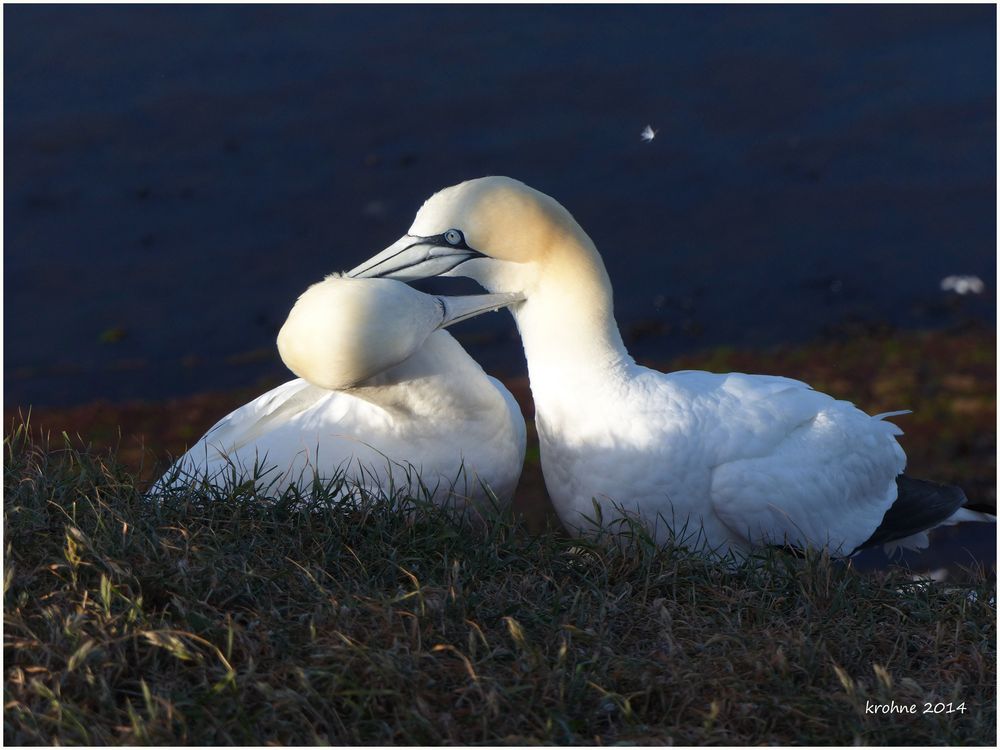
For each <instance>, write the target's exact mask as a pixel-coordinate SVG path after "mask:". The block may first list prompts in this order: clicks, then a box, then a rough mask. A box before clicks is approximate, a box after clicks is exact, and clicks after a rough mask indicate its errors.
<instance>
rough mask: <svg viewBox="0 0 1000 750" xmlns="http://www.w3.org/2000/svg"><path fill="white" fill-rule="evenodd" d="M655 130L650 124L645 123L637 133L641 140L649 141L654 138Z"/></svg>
mask: <svg viewBox="0 0 1000 750" xmlns="http://www.w3.org/2000/svg"><path fill="white" fill-rule="evenodd" d="M656 133H657V131H655V130H653V126H652V125H647V126H646V127H645V129H644V130H643V131H642V132H641V133H640V134H639V136H640V137H641V138H642V140H643V141H645V142H646V143H649V142H650V141H652V140H653V139H654V138H656Z"/></svg>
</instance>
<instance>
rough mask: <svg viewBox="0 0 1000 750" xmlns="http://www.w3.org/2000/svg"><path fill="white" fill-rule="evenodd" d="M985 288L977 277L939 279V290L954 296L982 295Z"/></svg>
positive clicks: (946, 277)
mask: <svg viewBox="0 0 1000 750" xmlns="http://www.w3.org/2000/svg"><path fill="white" fill-rule="evenodd" d="M985 288H986V285H985V284H983V280H982V279H981V278H979V277H978V276H945V277H944V278H943V279H941V289H943V290H944V291H946V292H955V294H982V293H983V289H985Z"/></svg>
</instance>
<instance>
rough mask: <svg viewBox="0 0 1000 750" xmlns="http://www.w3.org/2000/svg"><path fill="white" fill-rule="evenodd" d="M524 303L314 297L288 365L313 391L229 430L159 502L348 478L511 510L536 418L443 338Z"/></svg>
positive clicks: (290, 339)
mask: <svg viewBox="0 0 1000 750" xmlns="http://www.w3.org/2000/svg"><path fill="white" fill-rule="evenodd" d="M517 298H518V297H516V296H513V295H475V296H470V297H432V296H429V295H426V294H422V293H420V292H418V291H416V290H414V289H411V288H410V287H408V286H406V285H405V284H402V283H399V282H396V281H389V280H385V279H372V280H356V279H344V278H337V277H330V278H328V279H326V280H325V281H323V282H321V283H319V284H315V285H313V286H312V287H310V288H309V289H308V290H307V291H306V292H305V293H304V294H303V295H302V296H301V297H300V298H299V300H298V302H296V304H295V307H294V308H293V309H292V311H291V313H290V314H289V316H288V320H287V321H286V323H285V325H284V326H283V327H282V330H281V332H280V333H279V336H278V348H279V351H280V353H281V356H282V359H283V360H284V362H285V363H286V364H287V365H288V366H289V368H290V369H291V370H292V371H293V372H295V373H296V374H297V375H301V376H302V377H300V378H298V379H296V380H292V381H290V382H288V383H285V384H284V385H281V386H278V387H277V388H275V389H273V390H271V391H268V392H267V393H265V394H264V395H262V396H260V397H259V398H257V399H255V400H253V401H251V402H250V403H248V404H246V405H245V406H242V407H240V408H239V409H237V410H236V411H234V412H233V413H232V414H229V415H228V416H226V417H224V418H223V419H222V420H221V421H219V423H218V424H216V425H215V426H214V427H212V429H210V430H209V431H208V432H207V433H206V434H205V435H204V437H202V438H201V440H199V441H198V443H197V444H195V445H194V446H193V447H192V448H191V449H190V450H189V451H188V452H187V453H186V454H185V455H184V456H183V457H182V458H181V459H180V460H179V461H178V463H177V464H176V465H175V467H174V468H173V469H171V471H170V472H168V473H167V474H166V475H165V476H164V477H163V478H162V479H161V480H160V482H159V483H158V485H157V488H156V490H157V491H162V490H163V489H165V488H166V487H167V486H173V487H176V486H184V485H186V484H189V483H190V482H192V481H199V480H201V479H203V478H207V479H208V480H209V481H210V482H212V483H214V484H218V485H221V484H227V483H231V482H233V481H234V480H235V481H247V480H250V479H254V480H255V482H256V484H257V487H258V489H259V490H260V491H262V492H266V493H268V494H272V495H273V494H276V493H280V492H281V491H283V490H284V489H286V488H287V487H289V486H290V485H292V484H296V485H300V486H304V487H305V488H306V489H308V488H309V487H310V486H311V485H312V482H313V481H314V479H316V478H318V479H319V480H321V481H323V480H330V479H333V478H335V477H338V476H345V477H346V478H347V480H348V482H349V484H350V485H353V486H361V487H363V488H365V489H367V490H369V491H376V490H377V491H381V492H384V493H388V492H390V491H398V490H404V489H405V490H408V491H410V492H414V493H421V494H422V493H423V489H426V490H427V491H429V493H430V495H431V496H432V497H433V498H434V500H435V502H439V503H456V504H459V505H461V504H464V503H465V502H466V501H472V502H473V503H474V504H476V505H477V506H483V505H485V504H488V503H491V502H492V500H491V499H490V498H489V493H490V492H491V493H493V494H495V496H496V498H497V499H499V500H500V501H501V503H506V502H508V501H509V500H510V498H511V496H512V495H513V493H514V489H515V487H516V485H517V481H518V478H519V477H520V473H521V467H522V463H523V459H524V449H525V429H524V418H523V417H522V416H521V411H520V409H519V407H518V405H517V403H516V402H515V400H514V398H513V396H511V394H510V393H509V392H508V391H507V389H506V388H504V387H503V385H502V384H501V383H500V382H499V381H497V380H495V379H494V378H491V377H489V376H488V375H486V373H484V372H483V370H482V368H481V367H480V366H479V365H478V364H477V363H476V362H475V361H474V360H473V359H472V358H471V357H469V355H468V354H467V353H466V352H465V350H464V349H463V348H462V347H461V346H460V345H459V344H458V342H457V341H455V339H454V338H452V337H451V335H450V334H448V333H447V332H446V331H443V330H438V329H440V328H442V327H443V326H446V325H450V324H451V323H454V322H456V321H457V320H461V319H463V318H464V317H468V316H469V315H471V314H478V313H480V312H486V311H488V310H495V309H498V308H500V307H502V306H504V305H506V304H509V303H510V302H511V301H512V300H514V299H517ZM418 482H419V484H418ZM487 487H488V488H489V491H487V489H486V488H487Z"/></svg>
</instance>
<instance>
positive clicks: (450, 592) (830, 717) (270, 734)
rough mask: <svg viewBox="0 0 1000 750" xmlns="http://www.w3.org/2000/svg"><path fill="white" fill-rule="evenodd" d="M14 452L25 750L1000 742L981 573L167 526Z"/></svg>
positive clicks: (432, 517) (318, 516)
mask: <svg viewBox="0 0 1000 750" xmlns="http://www.w3.org/2000/svg"><path fill="white" fill-rule="evenodd" d="M5 454H6V455H5V459H6V460H5V473H4V521H5V531H6V547H5V550H4V554H5V558H4V562H5V572H4V615H5V627H4V639H5V640H4V647H5V664H4V669H5V675H4V676H5V687H4V694H5V695H4V700H5V709H6V710H5V712H4V740H5V742H6V743H8V744H60V745H71V744H199V745H202V744H204V745H207V744H267V743H281V744H324V743H332V744H361V743H364V744H442V743H463V744H475V743H490V744H497V743H516V744H532V743H542V742H547V743H575V744H589V743H611V742H626V743H650V744H665V743H675V744H693V745H701V744H737V745H742V744H758V743H783V744H788V743H796V744H806V743H809V744H821V745H828V744H853V743H865V744H898V745H925V744H954V745H959V744H962V745H968V744H973V745H994V744H995V741H996V731H995V727H996V648H995V646H996V611H995V609H994V608H993V606H991V602H995V596H996V583H995V580H994V579H993V578H992V577H987V576H986V575H984V573H983V572H982V571H975V570H971V571H968V577H969V579H970V582H969V583H967V584H963V585H962V586H956V585H954V584H951V585H947V586H942V585H937V584H920V583H914V582H912V581H911V580H910V579H909V578H908V577H907V576H906V575H905V574H904V573H902V572H898V571H897V572H889V573H879V574H860V573H858V572H857V571H855V570H854V569H853V568H851V567H850V566H848V565H842V564H837V563H832V562H831V561H830V560H828V559H826V558H824V557H823V556H812V557H808V558H807V559H805V560H798V559H794V558H790V557H785V556H782V555H781V554H780V553H768V554H766V555H764V556H762V557H761V558H760V559H759V560H757V561H755V562H754V563H753V564H749V565H744V566H741V567H739V568H735V569H734V568H733V567H731V566H729V567H726V566H723V565H720V564H717V563H712V562H710V561H708V560H706V559H703V558H701V557H698V556H697V555H694V554H691V553H689V552H687V551H686V550H684V549H681V548H668V549H662V550H661V549H657V548H655V547H654V546H652V545H650V544H648V542H647V541H646V540H644V538H643V535H642V534H641V533H639V532H638V531H637V533H636V534H634V535H633V536H632V537H631V538H629V539H627V540H625V541H622V542H620V543H615V542H611V543H601V542H587V543H581V542H579V541H573V540H569V539H566V538H565V537H564V536H562V535H561V534H559V533H556V532H547V533H542V534H536V535H531V534H528V533H526V532H525V531H524V529H523V528H521V527H520V526H519V525H518V524H517V523H515V522H512V521H510V520H506V519H502V518H501V519H494V520H491V521H489V522H487V523H486V524H485V525H483V526H479V527H470V526H466V525H462V524H461V523H457V522H456V521H455V519H454V518H453V517H452V516H450V515H449V514H448V513H447V512H445V511H442V510H439V509H437V508H434V507H433V506H430V505H428V504H427V503H425V502H423V501H420V500H413V499H407V498H402V499H397V500H392V501H387V500H382V501H376V500H374V499H372V500H371V501H370V502H366V501H362V502H360V503H359V504H357V505H355V504H351V505H347V504H344V503H341V504H339V505H338V504H337V503H336V502H334V501H331V500H329V498H324V497H318V498H315V499H314V500H313V501H311V502H312V506H311V507H304V506H303V504H302V503H301V502H299V500H300V499H299V498H294V497H287V498H284V499H282V500H279V501H277V502H275V503H262V502H260V500H259V498H256V497H254V495H253V493H252V491H250V490H244V491H239V490H235V491H232V492H228V493H221V494H219V495H218V496H213V494H212V493H210V492H207V491H204V490H193V491H191V492H190V493H179V494H177V495H174V496H171V497H169V498H166V499H164V501H163V502H162V503H160V504H159V505H153V504H151V503H149V502H148V501H147V500H146V499H144V497H143V496H142V493H141V487H138V486H137V481H136V479H135V478H134V477H133V476H132V475H130V474H129V473H127V472H126V471H125V470H124V469H122V468H121V466H120V465H119V464H118V463H117V462H116V460H115V458H114V456H113V455H101V454H97V453H92V452H89V451H87V450H80V449H78V448H76V447H74V446H73V445H71V444H70V441H68V440H64V441H63V444H62V445H58V446H56V445H51V444H49V443H46V442H44V441H36V440H35V439H33V438H30V437H29V431H28V430H27V429H25V428H24V426H21V425H17V426H14V427H13V428H12V430H11V432H10V433H9V435H8V437H7V438H6V440H5ZM869 701H872V702H877V703H883V704H884V703H888V702H889V701H895V703H896V704H897V705H898V704H907V705H908V704H916V705H917V707H918V714H917V715H908V714H903V715H900V714H893V715H888V716H887V715H871V714H867V713H866V712H865V707H866V703H867V702H869ZM925 703H931V704H932V706H933V705H934V704H937V703H944V704H947V703H951V704H953V705H954V706H958V704H960V703H961V704H964V707H965V711H964V712H961V713H958V712H956V713H950V714H948V713H936V714H935V713H930V714H923V713H919V712H922V711H923V708H924V704H925Z"/></svg>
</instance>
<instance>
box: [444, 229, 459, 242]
mask: <svg viewBox="0 0 1000 750" xmlns="http://www.w3.org/2000/svg"><path fill="white" fill-rule="evenodd" d="M444 239H445V241H446V242H447V243H448V244H449V245H457V244H458V243H459V242H461V241H462V233H461V232H459V231H458V230H457V229H449V230H448V231H447V232H445V233H444Z"/></svg>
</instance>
